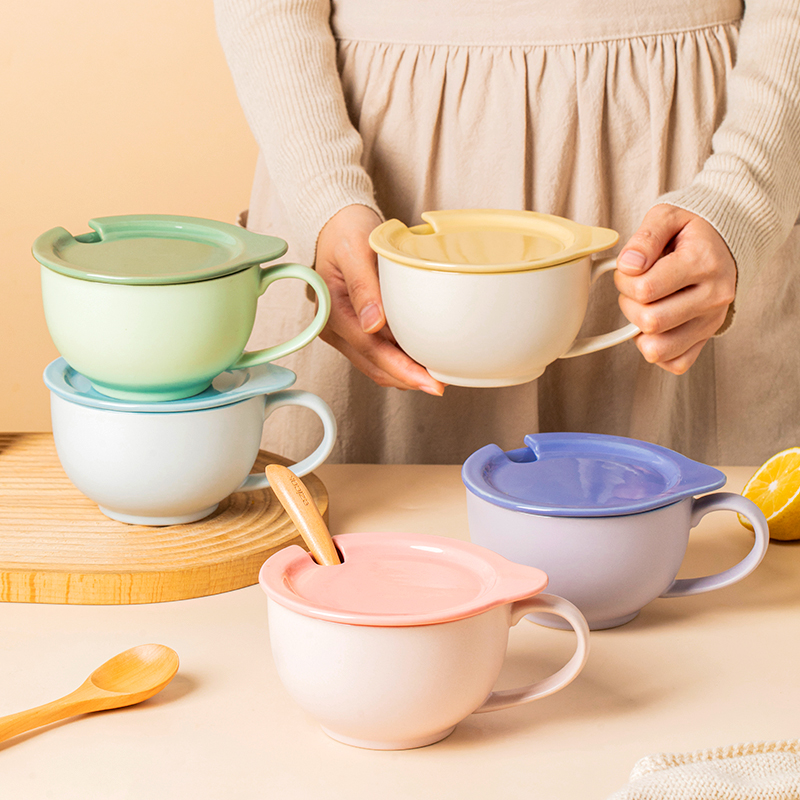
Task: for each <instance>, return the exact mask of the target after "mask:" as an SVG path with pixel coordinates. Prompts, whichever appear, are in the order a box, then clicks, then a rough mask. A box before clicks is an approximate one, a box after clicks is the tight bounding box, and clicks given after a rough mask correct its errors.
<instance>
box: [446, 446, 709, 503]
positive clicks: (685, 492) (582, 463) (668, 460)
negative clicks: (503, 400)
mask: <svg viewBox="0 0 800 800" xmlns="http://www.w3.org/2000/svg"><path fill="white" fill-rule="evenodd" d="M525 445H526V447H523V448H520V449H518V450H509V451H508V452H504V451H503V450H501V449H500V448H499V447H498V446H497V445H496V444H489V445H486V447H482V448H481V449H480V450H477V451H476V452H474V453H473V454H472V455H471V456H470V457H469V458H468V459H467V460H466V461H465V462H464V467H463V468H462V470H461V478H462V480H463V481H464V485H465V486H466V487H467V489H468V490H469V491H470V492H472V493H473V494H475V495H477V496H478V497H481V498H483V499H484V500H487V501H488V502H490V503H493V504H494V505H498V506H502V507H503V508H510V509H513V510H514V511H523V512H526V513H529V514H543V515H545V516H552V517H607V516H615V515H622V514H634V513H636V512H639V511H649V510H651V509H654V508H661V507H662V506H666V505H669V504H670V503H675V502H677V501H678V500H682V499H684V498H686V497H692V496H694V495H696V494H702V493H703V492H710V491H712V490H713V489H719V487H720V486H723V485H724V483H725V475H724V474H723V473H722V472H720V471H719V470H718V469H714V468H713V467H709V466H706V465H705V464H700V463H698V462H697V461H692V460H691V459H689V458H686V457H685V456H682V455H681V454H680V453H676V452H674V451H673V450H668V449H667V448H666V447H659V446H658V445H656V444H650V443H649V442H642V441H639V440H637V439H626V438H624V437H622V436H605V435H603V434H596V433H539V434H536V435H531V436H526V437H525Z"/></svg>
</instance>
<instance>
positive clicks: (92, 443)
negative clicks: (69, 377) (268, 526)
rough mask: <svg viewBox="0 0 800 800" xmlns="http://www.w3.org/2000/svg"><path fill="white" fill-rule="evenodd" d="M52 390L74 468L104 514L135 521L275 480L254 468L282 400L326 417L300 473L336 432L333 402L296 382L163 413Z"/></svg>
mask: <svg viewBox="0 0 800 800" xmlns="http://www.w3.org/2000/svg"><path fill="white" fill-rule="evenodd" d="M234 396H235V393H234ZM50 400H51V403H50V407H51V418H52V423H53V438H54V441H55V445H56V451H57V453H58V457H59V459H60V461H61V464H62V466H63V467H64V471H65V472H66V474H67V477H69V479H70V480H71V481H72V483H73V484H75V486H76V487H77V488H78V489H79V490H80V491H81V492H83V493H84V494H85V495H86V496H87V497H89V498H90V499H91V500H94V502H96V503H97V504H98V506H99V507H100V510H101V511H102V512H103V513H104V514H106V515H107V516H109V517H111V518H112V519H116V520H119V521H121V522H127V523H132V524H139V525H176V524H180V523H186V522H194V521H195V520H198V519H202V518H203V517H206V516H208V515H209V514H211V513H213V511H214V510H215V509H216V507H217V504H218V503H219V502H220V500H222V499H223V498H225V497H227V496H228V495H229V494H231V493H232V492H235V491H253V490H256V489H263V488H265V487H266V486H268V485H269V483H268V481H267V478H266V476H265V475H263V474H261V475H250V474H249V473H250V470H251V468H252V466H253V464H254V463H255V460H256V457H257V455H258V449H259V444H260V441H261V433H262V429H263V427H264V423H265V420H266V419H267V417H268V416H269V415H270V414H271V413H272V412H273V411H275V410H276V409H278V408H281V407H283V406H289V405H292V406H303V407H306V408H309V409H310V410H311V411H313V412H314V413H315V414H316V415H317V416H318V417H319V418H320V420H321V421H322V425H323V439H322V442H321V443H320V444H319V446H318V447H317V448H316V449H315V450H314V451H313V452H312V453H310V454H309V455H308V456H307V457H306V458H304V459H302V460H301V461H300V462H298V463H297V464H295V465H294V466H293V467H291V469H292V470H293V471H295V473H296V474H298V475H305V474H307V473H309V472H311V470H313V469H315V468H316V467H317V466H319V465H320V464H321V463H322V462H323V461H324V460H325V459H326V458H327V457H328V455H329V454H330V452H331V450H332V449H333V445H334V443H335V441H336V421H335V419H334V417H333V413H332V412H331V410H330V408H329V407H328V405H327V404H326V403H325V402H324V401H322V400H321V399H320V398H319V397H317V396H316V395H313V394H311V393H309V392H302V391H296V390H286V391H281V392H275V393H273V394H263V393H261V394H258V395H256V396H253V397H249V398H248V399H245V400H238V401H237V402H232V403H229V404H226V405H217V406H214V407H210V408H199V409H197V410H193V411H175V412H163V413H150V412H142V413H136V412H131V411H118V410H114V409H108V408H98V407H95V406H92V405H84V404H82V403H79V402H75V400H74V399H65V398H64V397H63V396H61V395H59V394H57V393H56V392H54V391H51V394H50Z"/></svg>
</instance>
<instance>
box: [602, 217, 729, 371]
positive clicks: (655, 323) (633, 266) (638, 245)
mask: <svg viewBox="0 0 800 800" xmlns="http://www.w3.org/2000/svg"><path fill="white" fill-rule="evenodd" d="M614 280H615V283H616V286H617V289H618V290H619V292H620V297H619V306H620V308H621V309H622V313H623V314H624V315H625V316H626V317H627V318H628V319H629V320H630V321H631V322H632V323H634V325H636V326H637V327H638V328H639V329H640V330H641V331H642V332H641V333H640V334H639V335H638V336H637V337H636V346H637V347H638V348H639V350H640V351H641V353H642V355H643V356H644V358H645V360H646V361H648V362H650V363H651V364H657V365H658V366H659V367H662V368H663V369H665V370H667V371H668V372H673V373H675V374H676V375H682V374H683V373H684V372H686V370H687V369H689V367H691V366H692V364H694V362H695V359H696V358H697V356H698V355H699V353H700V351H701V350H702V348H703V345H704V344H705V343H706V342H707V341H708V340H709V339H710V338H711V337H712V336H713V335H714V334H715V333H716V332H717V331H718V330H719V328H720V327H721V325H722V323H723V322H724V321H725V316H726V314H727V313H728V307H729V306H730V304H731V303H732V302H733V299H734V296H735V294H736V262H735V261H734V260H733V256H732V255H731V252H730V250H728V246H727V245H726V244H725V241H724V240H723V238H722V237H721V236H720V235H719V234H718V233H717V231H716V230H715V229H714V228H713V227H712V226H711V225H710V224H709V223H708V222H706V221H705V220H704V219H703V218H702V217H698V216H697V215H696V214H692V213H691V212H690V211H685V210H684V209H682V208H677V207H676V206H670V205H666V204H661V205H657V206H654V207H653V208H651V209H650V211H648V213H647V215H646V216H645V218H644V220H643V221H642V224H641V226H640V227H639V230H638V231H636V233H634V234H633V236H631V238H630V239H629V240H628V242H627V243H626V244H625V247H623V248H622V250H621V251H620V254H619V256H618V258H617V269H616V272H615V278H614Z"/></svg>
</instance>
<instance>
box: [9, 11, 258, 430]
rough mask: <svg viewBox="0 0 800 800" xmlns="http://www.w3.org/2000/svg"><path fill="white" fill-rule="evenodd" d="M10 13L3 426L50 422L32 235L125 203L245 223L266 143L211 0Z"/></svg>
mask: <svg viewBox="0 0 800 800" xmlns="http://www.w3.org/2000/svg"><path fill="white" fill-rule="evenodd" d="M0 20H1V21H2V24H1V25H0V143H1V144H2V157H0V211H1V212H2V213H0V246H1V247H2V249H1V250H0V370H2V372H0V374H1V375H2V381H1V382H0V386H1V387H2V391H0V431H15V430H18V431H35V430H49V429H50V416H49V415H50V412H49V399H48V393H47V391H46V389H45V387H44V385H43V384H42V380H41V375H42V370H43V369H44V367H45V366H46V365H47V363H48V362H49V361H51V360H52V359H53V358H55V357H56V356H57V352H56V350H55V347H54V346H53V344H52V342H51V340H50V337H49V335H48V333H47V328H46V326H45V321H44V315H43V312H42V306H41V300H40V287H39V272H38V264H37V262H36V261H35V260H34V259H33V257H32V256H31V253H30V247H31V244H32V242H33V240H34V239H35V238H36V237H37V236H38V235H39V234H40V233H42V232H43V231H45V230H48V229H49V228H53V227H56V226H62V227H64V228H66V229H67V230H68V231H70V232H72V233H83V232H86V231H88V230H89V227H88V225H87V220H89V219H91V218H92V217H96V216H108V215H113V214H137V213H150V214H186V215H191V216H200V217H209V218H212V219H220V220H225V221H230V222H234V221H235V220H236V216H237V214H238V212H239V211H240V210H241V209H242V208H244V207H245V206H246V205H247V200H248V197H249V192H250V179H251V177H252V171H253V167H254V165H255V159H256V146H255V143H254V141H253V139H252V136H251V135H250V132H249V129H248V128H247V125H246V123H245V120H244V116H243V114H242V112H241V110H240V109H239V105H238V102H237V99H236V94H235V92H234V88H233V83H232V80H231V78H230V74H229V72H228V68H227V65H226V63H225V59H224V56H223V54H222V50H221V48H220V45H219V42H218V40H217V36H216V31H215V28H214V15H213V7H212V3H211V0H135V2H133V1H131V0H128V1H127V2H118V0H70V2H64V0H26V2H24V3H23V2H16V3H4V4H3V12H2V15H0Z"/></svg>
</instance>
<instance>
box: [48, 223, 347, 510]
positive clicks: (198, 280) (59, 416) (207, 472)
mask: <svg viewBox="0 0 800 800" xmlns="http://www.w3.org/2000/svg"><path fill="white" fill-rule="evenodd" d="M89 226H90V228H91V229H92V231H91V232H90V233H84V234H80V235H78V236H73V235H72V234H70V233H69V232H68V231H66V230H65V229H64V228H54V229H52V230H49V231H47V232H46V233H44V234H42V235H41V236H39V238H38V239H37V240H36V241H35V243H34V245H33V254H34V256H35V258H36V259H37V260H38V261H39V262H40V264H41V265H42V267H41V278H42V297H43V302H44V311H45V318H46V321H47V326H48V329H49V331H50V335H51V337H52V339H53V342H54V343H55V345H56V347H57V349H58V351H59V353H60V354H61V358H58V359H56V360H55V361H54V362H52V363H51V364H50V365H48V367H47V368H46V370H45V373H44V380H45V383H46V385H47V387H48V388H49V389H50V392H51V413H52V423H53V436H54V439H55V445H56V450H57V452H58V456H59V459H60V461H61V464H62V465H63V467H64V470H65V472H66V474H67V476H68V477H69V478H70V480H71V481H72V482H73V483H74V484H75V486H76V487H77V488H78V489H80V490H81V491H82V492H83V493H84V494H85V495H87V496H88V497H89V498H91V499H92V500H94V501H95V502H96V503H97V504H98V506H99V507H100V510H101V511H102V512H103V513H104V514H106V515H107V516H109V517H111V518H112V519H116V520H120V521H122V522H127V523H132V524H141V525H173V524H178V523H185V522H193V521H195V520H199V519H202V518H203V517H206V516H208V515H209V514H211V513H213V511H214V510H215V509H216V507H217V505H218V504H219V502H220V501H221V500H223V499H224V498H225V497H227V496H228V495H229V494H231V493H232V492H235V491H253V490H257V489H263V488H265V487H266V486H268V482H267V479H266V476H264V475H255V474H254V475H250V470H251V469H252V467H253V464H254V463H255V460H256V457H257V456H258V450H259V444H260V441H261V433H262V428H263V425H264V422H265V420H266V418H267V417H268V416H269V415H270V414H271V413H272V412H273V411H274V410H276V409H277V408H280V407H282V406H288V405H294V406H303V407H306V408H309V409H311V410H312V411H314V412H315V413H316V414H317V416H318V417H319V418H320V420H321V421H322V425H323V438H322V442H321V443H320V444H319V446H318V447H317V448H316V450H314V451H313V452H312V453H311V454H310V455H308V456H307V457H306V458H303V459H302V460H300V461H299V462H298V463H297V464H295V465H294V466H293V467H292V470H293V471H294V472H295V473H296V474H298V475H305V474H307V473H308V472H310V471H311V470H313V469H315V468H316V467H317V466H319V465H320V464H321V463H322V462H323V461H324V460H325V459H326V458H327V457H328V455H329V454H330V452H331V450H332V448H333V445H334V441H335V438H336V421H335V419H334V417H333V414H332V412H331V410H330V408H329V407H328V406H327V404H326V403H325V402H324V401H323V400H321V399H320V398H319V397H317V396H316V395H313V394H311V393H309V392H304V391H298V390H289V389H288V387H290V386H291V385H292V384H293V383H294V381H295V380H296V376H295V374H294V373H293V372H291V371H290V370H288V369H285V368H283V367H279V366H276V365H274V364H272V363H270V362H272V361H274V360H275V359H277V358H280V357H282V356H285V355H288V354H289V353H293V352H295V351H296V350H299V349H300V348H302V347H305V346H306V345H307V344H309V343H310V342H311V341H312V340H313V339H314V338H315V337H316V336H317V335H318V334H319V332H320V331H321V330H322V328H323V327H324V325H325V323H326V322H327V319H328V315H329V313H330V296H329V294H328V291H327V288H326V286H325V283H324V281H323V280H322V279H321V278H320V277H319V276H318V275H317V274H316V273H315V272H314V271H313V270H311V269H309V268H308V267H304V266H301V265H300V264H273V263H271V262H273V261H274V260H275V259H277V258H279V257H280V256H282V255H283V254H284V253H285V252H286V250H287V245H286V242H284V241H283V240H281V239H278V238H275V237H272V236H264V235H260V234H256V233H252V232H251V231H248V230H246V229H244V228H240V227H238V226H235V225H229V224H226V223H223V222H217V221H213V220H206V219H200V218H194V217H181V216H167V215H131V216H115V217H104V218H100V219H94V220H90V222H89ZM283 278H295V279H298V280H302V281H305V282H306V283H307V284H309V285H310V286H311V287H312V289H313V290H314V292H315V293H316V297H317V311H316V314H315V316H314V319H313V320H312V322H311V323H310V324H309V325H308V326H307V327H306V328H305V330H303V331H302V332H301V333H299V334H297V335H296V336H294V337H293V338H291V339H289V340H288V341H286V342H283V343H282V344H278V345H275V346H272V347H268V348H266V349H263V350H257V351H253V352H244V347H245V345H246V343H247V340H248V338H249V336H250V333H251V331H252V328H253V324H254V322H255V315H256V305H257V301H258V298H259V297H260V296H261V295H262V294H263V293H264V292H265V291H266V290H267V287H268V286H269V285H270V284H271V283H273V282H274V281H276V280H280V279H283Z"/></svg>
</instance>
